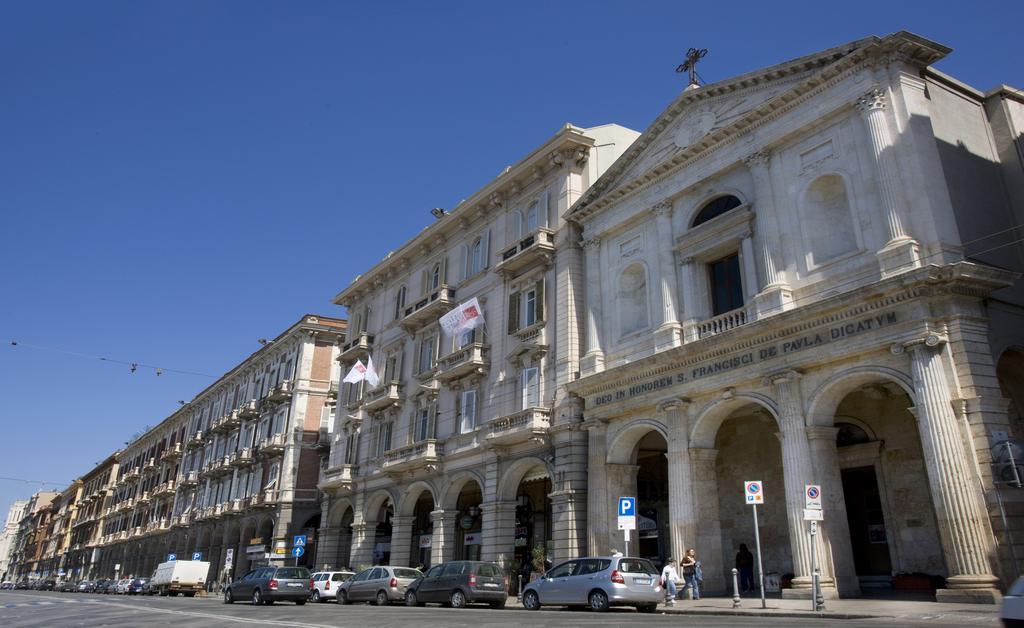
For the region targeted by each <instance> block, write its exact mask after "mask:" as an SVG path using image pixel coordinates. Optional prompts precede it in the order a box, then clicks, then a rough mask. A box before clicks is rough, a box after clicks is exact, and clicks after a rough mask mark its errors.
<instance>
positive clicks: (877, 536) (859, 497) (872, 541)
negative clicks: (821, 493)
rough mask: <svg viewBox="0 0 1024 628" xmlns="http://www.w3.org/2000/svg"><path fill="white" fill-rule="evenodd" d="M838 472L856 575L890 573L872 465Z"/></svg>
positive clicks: (885, 538) (883, 518) (876, 478)
mask: <svg viewBox="0 0 1024 628" xmlns="http://www.w3.org/2000/svg"><path fill="white" fill-rule="evenodd" d="M842 475H843V492H844V493H845V494H846V518H847V521H848V522H849V524H850V545H851V547H852V548H853V563H854V567H855V568H856V570H857V575H858V576H887V575H891V574H892V563H891V561H890V560H889V540H888V537H887V536H886V530H885V517H884V516H883V514H882V498H881V495H880V494H879V492H878V477H877V476H876V475H875V468H874V467H856V468H853V469H843V471H842Z"/></svg>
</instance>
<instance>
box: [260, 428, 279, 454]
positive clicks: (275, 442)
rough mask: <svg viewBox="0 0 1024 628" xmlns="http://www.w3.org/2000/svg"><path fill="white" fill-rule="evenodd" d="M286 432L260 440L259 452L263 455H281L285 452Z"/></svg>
mask: <svg viewBox="0 0 1024 628" xmlns="http://www.w3.org/2000/svg"><path fill="white" fill-rule="evenodd" d="M284 446H285V437H284V434H283V433H281V434H274V435H273V436H268V437H266V438H264V439H263V440H261V441H260V447H259V454H260V455H261V456H279V455H281V454H282V453H284Z"/></svg>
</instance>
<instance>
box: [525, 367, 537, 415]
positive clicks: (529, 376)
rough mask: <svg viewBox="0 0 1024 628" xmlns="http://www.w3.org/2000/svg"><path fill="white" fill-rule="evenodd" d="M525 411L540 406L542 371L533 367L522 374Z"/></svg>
mask: <svg viewBox="0 0 1024 628" xmlns="http://www.w3.org/2000/svg"><path fill="white" fill-rule="evenodd" d="M522 394H523V409H524V410H525V409H527V408H536V407H538V406H540V371H539V369H537V367H535V366H532V367H530V368H527V369H523V373H522Z"/></svg>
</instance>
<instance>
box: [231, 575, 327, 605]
mask: <svg viewBox="0 0 1024 628" xmlns="http://www.w3.org/2000/svg"><path fill="white" fill-rule="evenodd" d="M309 575H310V574H309V570H308V569H306V568H305V567H258V568H256V569H253V570H252V571H250V572H249V573H247V574H245V575H244V576H242V577H241V578H239V579H238V580H235V581H234V582H232V583H231V584H229V585H228V586H226V587H224V603H225V604H231V603H232V602H234V601H235V600H251V601H252V603H253V604H254V605H255V604H273V603H274V602H279V601H291V602H295V603H296V604H297V605H299V606H302V605H303V604H305V603H306V600H308V599H309V596H310V593H311V592H312V591H313V581H312V580H311V579H310V577H309Z"/></svg>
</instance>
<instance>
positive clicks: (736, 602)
mask: <svg viewBox="0 0 1024 628" xmlns="http://www.w3.org/2000/svg"><path fill="white" fill-rule="evenodd" d="M739 572H740V570H739V569H736V568H735V567H733V568H732V607H733V608H739V607H740V583H739V580H738V578H737V574H739Z"/></svg>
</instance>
